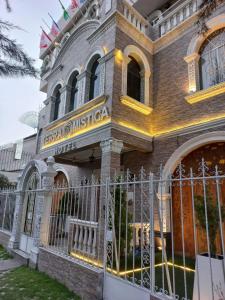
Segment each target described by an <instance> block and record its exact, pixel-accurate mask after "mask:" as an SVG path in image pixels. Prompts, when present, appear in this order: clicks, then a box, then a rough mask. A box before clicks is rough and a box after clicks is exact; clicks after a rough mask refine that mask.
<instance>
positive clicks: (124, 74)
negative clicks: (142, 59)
mask: <svg viewBox="0 0 225 300" xmlns="http://www.w3.org/2000/svg"><path fill="white" fill-rule="evenodd" d="M130 61H131V59H130V58H129V57H128V56H126V55H123V64H122V95H123V96H126V95H127V67H128V64H129V62H130Z"/></svg>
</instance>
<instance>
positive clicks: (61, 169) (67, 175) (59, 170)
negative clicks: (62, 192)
mask: <svg viewBox="0 0 225 300" xmlns="http://www.w3.org/2000/svg"><path fill="white" fill-rule="evenodd" d="M55 171H56V172H57V174H56V175H55V177H56V176H57V175H58V172H61V173H63V174H64V175H65V177H66V180H67V183H68V185H69V186H70V183H71V182H70V177H69V174H68V172H67V170H66V169H65V168H64V167H62V166H60V165H58V164H55Z"/></svg>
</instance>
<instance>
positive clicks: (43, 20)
mask: <svg viewBox="0 0 225 300" xmlns="http://www.w3.org/2000/svg"><path fill="white" fill-rule="evenodd" d="M41 20H42V22H43V23H44V24H45V25H46V26H47V27H48V29H49V30H50V31H51V28H50V27H49V26H48V24H47V22H46V21H45V19H43V18H41Z"/></svg>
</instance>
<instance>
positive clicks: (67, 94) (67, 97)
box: [64, 85, 72, 114]
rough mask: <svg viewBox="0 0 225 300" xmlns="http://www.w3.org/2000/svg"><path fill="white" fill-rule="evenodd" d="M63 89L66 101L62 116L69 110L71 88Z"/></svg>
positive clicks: (68, 86)
mask: <svg viewBox="0 0 225 300" xmlns="http://www.w3.org/2000/svg"><path fill="white" fill-rule="evenodd" d="M65 89H66V92H65V94H66V101H65V105H64V114H66V113H68V112H69V109H70V98H71V90H72V87H71V86H70V85H66V86H65Z"/></svg>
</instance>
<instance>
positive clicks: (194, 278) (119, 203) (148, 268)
mask: <svg viewBox="0 0 225 300" xmlns="http://www.w3.org/2000/svg"><path fill="white" fill-rule="evenodd" d="M107 193H108V194H107V198H108V210H107V227H106V228H107V230H106V249H105V251H106V254H107V255H106V261H105V270H106V272H109V273H111V274H113V275H115V276H118V277H120V278H122V279H124V280H127V281H129V282H131V283H133V284H134V285H135V286H136V285H138V286H141V287H143V288H145V289H147V290H149V293H151V294H154V295H156V294H157V295H159V296H162V298H163V297H167V296H168V297H170V298H169V299H194V300H195V299H198V300H199V299H224V296H225V277H224V274H225V273H224V271H225V261H224V257H225V256H224V253H225V252H224V251H225V249H224V239H225V175H224V174H221V173H220V171H219V169H218V167H215V168H214V169H213V168H211V169H209V168H208V167H207V164H206V162H205V161H204V160H203V161H202V162H201V166H200V168H199V169H196V168H195V169H190V170H185V169H184V168H183V166H182V165H180V166H179V167H178V169H177V170H176V172H174V174H173V175H171V176H169V177H167V178H163V177H160V178H154V175H153V174H149V175H146V174H145V172H144V170H143V169H142V171H141V173H140V176H138V177H136V176H133V175H132V176H131V174H130V173H129V172H128V173H127V175H126V176H125V178H122V177H120V178H117V179H115V180H114V182H110V183H109V185H108V191H107ZM163 299H164V298H163Z"/></svg>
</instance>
